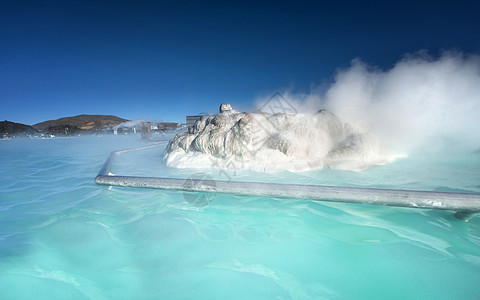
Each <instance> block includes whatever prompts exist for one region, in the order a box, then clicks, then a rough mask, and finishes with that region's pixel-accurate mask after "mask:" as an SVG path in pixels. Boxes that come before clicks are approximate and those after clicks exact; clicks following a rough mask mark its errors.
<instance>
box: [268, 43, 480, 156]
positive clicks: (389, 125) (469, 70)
mask: <svg viewBox="0 0 480 300" xmlns="http://www.w3.org/2000/svg"><path fill="white" fill-rule="evenodd" d="M283 96H284V97H285V98H286V99H287V100H288V101H289V102H290V103H291V104H292V105H294V106H295V107H296V108H297V110H298V111H299V112H304V113H305V112H311V113H314V112H317V111H318V110H319V109H322V108H326V109H327V110H330V111H331V112H333V113H334V114H336V115H337V116H338V117H340V118H341V119H342V120H344V121H348V122H351V123H355V124H360V125H363V126H365V127H367V128H368V130H370V131H372V132H374V133H376V134H377V135H378V136H379V137H380V138H381V140H382V141H383V143H384V145H386V146H388V147H389V148H391V149H392V150H395V151H400V152H403V153H412V152H415V151H427V152H436V151H455V152H463V151H473V150H478V149H480V57H478V56H475V55H463V54H461V53H458V52H445V53H443V54H442V55H441V56H440V57H439V58H437V59H433V58H431V57H429V56H427V55H425V54H422V53H421V54H417V55H409V56H406V57H405V58H404V59H402V60H400V61H399V62H398V63H396V64H395V66H394V67H393V68H391V69H389V70H381V69H378V68H372V67H369V66H368V65H367V64H365V63H363V62H361V61H360V60H354V61H353V62H352V65H351V67H350V68H348V69H345V70H340V71H339V72H338V73H337V74H336V76H335V80H334V82H333V83H332V84H331V86H330V87H329V88H328V89H327V90H326V92H323V93H322V92H318V91H317V90H315V89H312V91H311V92H310V93H307V94H300V93H292V92H288V91H287V92H285V93H283ZM263 100H265V99H263ZM262 102H263V101H262Z"/></svg>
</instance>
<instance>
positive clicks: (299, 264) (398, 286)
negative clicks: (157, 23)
mask: <svg viewBox="0 0 480 300" xmlns="http://www.w3.org/2000/svg"><path fill="white" fill-rule="evenodd" d="M167 138H170V137H165V138H164V139H165V140H166V139H167ZM143 145H148V143H147V142H144V141H141V140H140V138H139V136H104V137H95V136H92V137H77V138H57V139H49V140H41V139H36V140H35V139H16V140H10V141H0V157H1V162H2V164H1V167H0V186H1V188H0V298H1V299H25V298H36V299H55V298H72V299H85V298H94V299H104V298H105V299H106V298H167V299H191V298H200V299H202V298H210V299H225V298H227V297H228V298H235V299H245V298H249V297H250V298H267V299H269V298H274V299H322V298H324V299H332V298H333V299H335V298H338V299H365V298H367V299H385V298H391V297H395V298H403V299H419V298H420V299H421V298H434V299H452V298H455V299H472V298H475V297H477V295H478V293H479V288H478V286H479V282H480V216H478V215H477V216H474V217H473V218H472V219H471V220H470V221H469V222H463V221H459V220H457V219H455V218H454V217H453V215H452V213H451V212H449V211H435V210H423V209H409V208H396V207H380V206H368V205H355V204H343V203H330V202H312V201H305V200H298V199H274V198H264V197H246V196H232V195H223V194H216V195H200V196H205V197H207V196H208V197H210V198H209V199H210V200H211V202H210V203H209V205H206V206H203V207H196V206H192V205H191V204H190V203H189V202H187V201H186V200H189V199H191V197H192V196H194V197H195V196H196V195H192V194H188V193H182V192H180V191H165V190H149V189H134V188H120V187H105V186H98V185H96V184H95V183H94V181H93V179H94V178H95V176H96V174H97V173H98V171H99V170H100V168H101V167H102V165H103V163H104V162H105V159H106V158H107V157H108V155H109V153H110V152H111V151H113V150H119V149H125V148H131V147H137V146H143ZM165 145H166V142H165V143H164V144H162V145H159V146H158V147H155V148H151V149H146V150H142V151H135V152H129V153H125V154H122V155H121V156H119V157H118V158H117V159H116V161H115V162H114V165H113V166H112V172H113V173H114V174H116V175H130V176H158V177H165V176H169V177H174V178H188V177H189V176H192V177H198V176H205V174H207V175H208V176H210V177H212V178H214V179H220V180H235V181H242V180H243V181H263V182H280V183H300V184H322V185H341V186H353V187H377V188H396V189H412V190H429V191H453V192H469V193H480V171H479V170H480V153H472V154H468V155H453V154H450V155H447V154H445V155H428V154H425V155H417V156H410V157H406V158H401V159H397V160H395V161H394V162H392V163H389V164H387V165H384V166H375V167H371V168H369V169H368V170H365V171H362V172H352V171H342V170H331V169H323V170H316V171H308V172H300V173H289V172H276V173H255V172H250V171H225V172H220V171H219V170H216V169H171V168H167V167H165V166H164V163H163V161H162V148H163V147H165Z"/></svg>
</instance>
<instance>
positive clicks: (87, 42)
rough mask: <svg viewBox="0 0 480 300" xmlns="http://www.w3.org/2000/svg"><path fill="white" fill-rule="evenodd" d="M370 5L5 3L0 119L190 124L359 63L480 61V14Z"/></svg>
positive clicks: (466, 9) (464, 8)
mask: <svg viewBox="0 0 480 300" xmlns="http://www.w3.org/2000/svg"><path fill="white" fill-rule="evenodd" d="M386 2H388V1H381V2H378V3H376V2H369V1H361V2H360V1H326V2H322V1H318V2H310V3H309V2H296V1H292V2H281V1H275V2H261V3H258V2H249V1H241V2H228V1H222V2H218V3H216V2H204V3H197V2H184V1H175V2H174V3H167V2H161V1H32V2H28V1H1V2H0V103H1V109H0V120H10V121H14V122H20V123H25V124H34V123H38V122H41V121H45V120H49V119H56V118H60V117H65V116H73V115H78V114H112V115H117V116H119V117H123V118H127V119H138V118H145V119H150V120H164V121H176V122H183V121H184V117H185V115H186V114H196V113H199V112H214V111H216V110H217V108H218V105H219V104H220V103H222V102H230V103H232V104H233V106H234V107H237V108H240V109H242V110H248V109H249V108H252V107H253V103H254V100H255V98H256V97H258V96H261V95H269V94H273V93H275V92H276V91H277V90H282V89H285V88H292V89H294V90H296V91H302V90H305V91H308V89H309V88H310V87H311V86H312V85H321V84H328V82H330V81H331V80H332V78H333V76H334V74H335V72H336V70H338V69H339V68H346V67H348V66H349V65H350V63H351V61H352V59H355V58H360V59H361V60H363V61H365V62H367V63H368V64H370V65H373V66H377V67H380V68H386V69H388V68H390V67H392V66H393V65H394V64H395V62H397V61H398V60H399V59H401V58H402V56H403V55H405V54H406V53H413V52H416V51H419V50H427V51H429V52H430V53H432V54H433V55H435V54H436V53H439V51H442V50H451V49H454V50H460V51H464V52H466V53H471V54H479V53H480V30H479V29H478V28H480V18H479V17H478V11H479V8H480V5H476V4H475V1H470V2H462V1H454V2H451V3H444V2H442V3H435V2H430V3H428V2H408V1H401V2H398V3H397V4H392V3H386Z"/></svg>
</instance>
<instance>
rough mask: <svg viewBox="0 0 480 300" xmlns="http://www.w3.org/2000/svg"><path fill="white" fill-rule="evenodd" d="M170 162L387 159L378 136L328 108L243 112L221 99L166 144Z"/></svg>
mask: <svg viewBox="0 0 480 300" xmlns="http://www.w3.org/2000/svg"><path fill="white" fill-rule="evenodd" d="M164 160H165V162H166V164H167V166H170V167H178V168H185V167H202V168H205V167H211V166H214V167H218V168H226V169H251V170H257V171H274V170H289V171H305V170H310V169H318V168H324V167H328V168H341V169H349V170H362V169H365V168H368V167H369V166H370V165H373V164H383V163H385V162H386V161H388V160H389V158H388V157H387V156H386V155H384V154H383V153H382V151H381V149H380V143H379V141H378V139H377V138H376V137H375V136H373V135H372V134H369V133H368V132H365V131H364V130H362V129H361V128H358V127H355V126H352V125H351V124H349V123H346V122H342V121H341V120H340V119H338V118H337V117H336V116H335V115H333V114H332V113H330V112H328V111H326V110H321V111H319V112H318V113H316V114H313V115H308V114H280V113H278V114H266V113H262V112H256V113H245V112H242V113H240V112H237V111H235V110H233V109H232V107H231V106H230V104H222V105H221V106H220V110H219V114H218V115H216V116H203V117H202V118H201V119H200V120H198V121H197V122H196V123H195V124H194V125H193V126H191V127H190V128H189V129H188V132H183V133H179V134H177V135H176V136H175V138H173V139H172V140H171V141H170V143H169V145H168V146H167V148H166V150H165V153H164Z"/></svg>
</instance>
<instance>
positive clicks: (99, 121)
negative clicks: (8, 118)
mask: <svg viewBox="0 0 480 300" xmlns="http://www.w3.org/2000/svg"><path fill="white" fill-rule="evenodd" d="M126 121H128V120H126V119H122V118H119V117H116V116H111V115H79V116H75V117H66V118H60V119H57V120H50V121H45V122H41V123H38V124H35V125H33V128H35V129H37V130H39V131H47V132H49V133H65V134H68V133H79V132H84V131H92V130H95V131H96V130H103V129H110V128H112V127H114V126H116V125H118V124H120V123H123V122H126Z"/></svg>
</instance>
